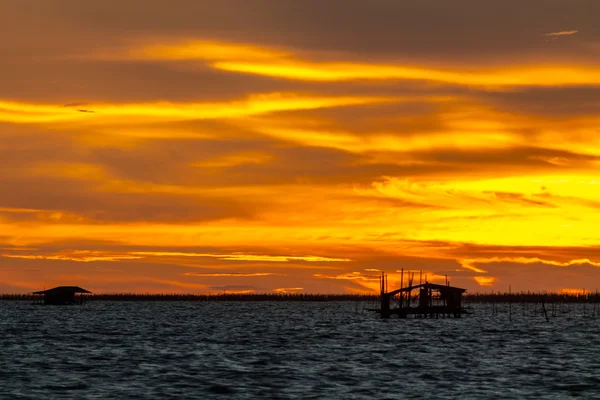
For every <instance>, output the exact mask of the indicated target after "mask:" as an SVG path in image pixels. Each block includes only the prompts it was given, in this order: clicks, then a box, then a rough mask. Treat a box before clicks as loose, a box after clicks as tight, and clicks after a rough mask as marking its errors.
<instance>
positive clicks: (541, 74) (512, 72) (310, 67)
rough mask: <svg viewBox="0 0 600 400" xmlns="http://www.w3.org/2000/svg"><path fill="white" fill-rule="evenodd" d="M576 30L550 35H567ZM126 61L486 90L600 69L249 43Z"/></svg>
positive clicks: (191, 43) (166, 48)
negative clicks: (401, 60) (318, 57)
mask: <svg viewBox="0 0 600 400" xmlns="http://www.w3.org/2000/svg"><path fill="white" fill-rule="evenodd" d="M574 33H577V31H564V32H555V33H550V34H548V35H550V36H559V35H569V34H571V35H572V34H574ZM122 57H125V58H134V59H137V58H147V59H155V60H174V61H180V60H200V61H205V62H208V63H209V65H210V66H212V67H213V68H215V69H219V70H223V71H228V72H236V73H247V74H254V75H262V76H270V77H277V78H287V79H293V80H306V81H348V80H426V81H434V82H442V83H449V84H459V85H467V86H483V87H494V86H496V87H505V86H568V85H597V84H599V83H600V69H598V68H596V67H593V66H574V65H523V66H519V67H504V68H503V67H498V68H493V69H490V68H483V67H480V68H476V69H471V70H469V71H461V70H456V69H455V70H453V69H437V68H433V67H428V66H414V65H401V64H366V63H359V62H351V61H330V62H317V61H309V60H306V59H300V58H297V57H295V56H293V55H291V54H290V53H289V52H286V51H280V50H272V49H269V48H264V47H260V46H255V45H250V44H234V43H226V42H205V41H201V40H188V41H184V42H182V43H179V44H164V45H151V46H147V47H142V49H138V50H132V51H129V52H128V53H127V54H125V55H122Z"/></svg>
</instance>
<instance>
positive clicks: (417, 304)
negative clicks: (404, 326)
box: [373, 271, 466, 318]
mask: <svg viewBox="0 0 600 400" xmlns="http://www.w3.org/2000/svg"><path fill="white" fill-rule="evenodd" d="M413 278H414V273H413V274H412V277H411V278H410V279H409V284H408V286H407V287H403V281H404V271H402V278H401V283H400V289H397V290H392V291H389V292H388V290H387V275H386V274H385V273H384V272H382V273H381V278H380V285H381V294H380V300H381V308H380V309H375V310H373V311H377V312H379V313H380V314H381V318H389V317H390V316H391V315H392V314H395V315H398V317H399V318H407V317H408V316H409V315H413V316H414V317H415V318H439V316H440V315H441V316H442V317H449V316H453V317H455V318H460V316H461V315H462V314H464V313H466V310H465V309H464V308H463V307H462V295H463V293H464V292H466V289H461V288H457V287H452V286H450V284H449V282H446V285H438V284H435V283H430V282H425V283H423V284H419V285H413V284H412V281H413ZM393 302H395V303H397V306H396V307H394V308H392V306H391V303H393Z"/></svg>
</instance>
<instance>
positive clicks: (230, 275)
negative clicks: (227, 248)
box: [183, 272, 285, 278]
mask: <svg viewBox="0 0 600 400" xmlns="http://www.w3.org/2000/svg"><path fill="white" fill-rule="evenodd" d="M183 275H184V276H199V277H209V278H221V277H228V278H247V277H254V276H285V274H276V273H273V272H254V273H247V272H231V273H220V274H219V273H197V272H186V273H184V274H183Z"/></svg>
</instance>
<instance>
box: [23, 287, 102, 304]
mask: <svg viewBox="0 0 600 400" xmlns="http://www.w3.org/2000/svg"><path fill="white" fill-rule="evenodd" d="M86 293H91V292H89V291H87V290H85V289H83V288H80V287H79V286H58V287H55V288H52V289H48V290H42V291H40V292H33V294H34V295H38V296H40V295H41V296H43V303H44V304H53V305H67V304H83V303H84V302H85V300H86V298H85V296H83V294H86Z"/></svg>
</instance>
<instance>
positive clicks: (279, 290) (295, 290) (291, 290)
mask: <svg viewBox="0 0 600 400" xmlns="http://www.w3.org/2000/svg"><path fill="white" fill-rule="evenodd" d="M302 290H304V288H301V287H295V288H277V289H273V291H274V292H275V293H298V292H300V291H302Z"/></svg>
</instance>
